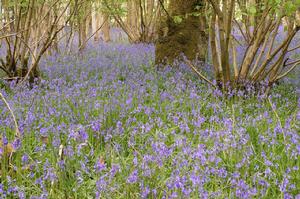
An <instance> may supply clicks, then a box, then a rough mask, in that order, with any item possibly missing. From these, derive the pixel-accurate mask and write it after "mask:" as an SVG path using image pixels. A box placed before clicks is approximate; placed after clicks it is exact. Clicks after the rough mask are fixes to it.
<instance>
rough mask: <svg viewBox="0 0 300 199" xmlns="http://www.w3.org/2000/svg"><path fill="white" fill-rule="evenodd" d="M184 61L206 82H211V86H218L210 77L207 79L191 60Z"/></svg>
mask: <svg viewBox="0 0 300 199" xmlns="http://www.w3.org/2000/svg"><path fill="white" fill-rule="evenodd" d="M184 62H185V63H186V64H187V65H188V66H189V67H190V68H191V69H192V70H193V71H194V72H195V73H196V74H197V75H198V76H199V77H200V78H201V79H203V80H204V81H205V82H207V83H208V84H210V85H211V86H213V87H214V88H217V86H216V85H214V84H213V83H212V82H211V81H210V80H209V79H207V78H206V77H205V76H204V75H202V74H201V73H200V72H199V71H198V70H197V69H196V67H195V66H194V65H193V64H192V62H191V61H189V60H184Z"/></svg>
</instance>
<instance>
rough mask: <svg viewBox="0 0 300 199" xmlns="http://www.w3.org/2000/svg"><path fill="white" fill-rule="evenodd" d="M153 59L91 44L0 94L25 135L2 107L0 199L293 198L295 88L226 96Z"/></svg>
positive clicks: (297, 146) (298, 152) (139, 49)
mask: <svg viewBox="0 0 300 199" xmlns="http://www.w3.org/2000/svg"><path fill="white" fill-rule="evenodd" d="M153 60H154V47H153V46H152V45H144V44H136V45H129V44H124V43H123V44H120V43H119V44H116V43H111V44H99V45H94V46H88V47H87V49H86V50H85V51H83V52H81V53H73V54H71V55H67V54H64V53H60V54H56V55H52V56H48V57H47V58H45V59H44V60H43V61H42V63H41V65H40V67H41V69H42V74H43V77H42V80H41V82H40V83H39V84H38V85H36V86H35V87H34V88H32V89H29V88H28V87H26V86H22V87H15V85H14V83H11V85H9V86H7V85H6V86H2V87H1V92H2V93H3V94H4V96H5V98H6V99H7V101H8V103H9V104H10V106H11V107H12V109H13V111H14V113H15V115H16V118H17V120H18V125H19V128H20V132H21V138H20V139H19V138H16V137H15V131H14V122H13V120H12V116H11V114H10V113H9V111H8V109H7V108H6V106H5V104H4V103H3V102H2V101H1V102H0V132H1V135H2V136H3V138H2V141H3V145H7V144H9V143H12V146H13V149H14V152H13V153H12V154H11V155H10V156H7V154H6V153H5V151H4V150H3V147H2V149H1V150H0V155H1V160H0V161H1V181H0V198H33V199H35V198H297V199H299V198H300V159H299V156H300V133H299V132H300V100H299V96H300V91H299V84H298V85H297V84H296V83H297V80H293V79H292V80H291V81H287V82H285V83H284V82H281V83H280V84H279V85H277V86H276V87H275V88H274V89H273V90H272V93H271V95H270V96H269V97H266V96H264V95H262V94H259V93H258V92H257V91H254V90H255V88H252V87H251V86H249V87H248V88H247V89H246V91H244V92H243V91H238V92H235V91H232V94H231V95H229V96H228V98H227V99H225V98H223V97H222V95H223V94H222V92H220V91H219V90H215V89H212V88H210V87H209V86H207V85H205V84H204V83H203V82H202V81H201V80H199V79H198V78H197V77H196V76H195V75H194V74H193V73H191V72H190V71H189V70H186V69H185V68H186V67H185V66H184V65H183V64H181V65H180V66H178V68H175V69H174V68H172V69H171V68H168V67H167V68H166V69H164V70H162V71H157V70H156V69H155V67H154V65H153ZM295 74H299V72H297V71H296V72H294V74H292V76H295ZM295 82H296V83H295ZM254 93H256V94H254Z"/></svg>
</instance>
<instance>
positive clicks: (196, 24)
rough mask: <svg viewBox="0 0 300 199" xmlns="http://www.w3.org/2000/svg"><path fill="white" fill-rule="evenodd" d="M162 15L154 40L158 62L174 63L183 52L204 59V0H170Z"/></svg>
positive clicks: (206, 43) (156, 60)
mask: <svg viewBox="0 0 300 199" xmlns="http://www.w3.org/2000/svg"><path fill="white" fill-rule="evenodd" d="M164 14H165V17H163V18H162V19H161V22H160V26H159V32H158V34H159V35H158V40H157V42H156V44H155V54H156V59H155V62H156V63H157V64H158V63H169V64H172V63H173V62H174V60H176V59H177V58H178V57H179V56H180V55H181V54H184V55H185V56H186V57H187V58H188V59H189V60H195V59H198V60H202V61H205V58H206V55H207V46H208V37H207V34H206V30H205V29H206V22H205V16H204V0H189V1H186V0H170V2H169V6H168V11H166V10H165V13H164Z"/></svg>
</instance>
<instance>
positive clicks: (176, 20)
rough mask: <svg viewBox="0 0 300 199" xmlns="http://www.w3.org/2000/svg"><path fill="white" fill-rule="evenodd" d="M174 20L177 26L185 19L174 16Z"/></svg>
mask: <svg viewBox="0 0 300 199" xmlns="http://www.w3.org/2000/svg"><path fill="white" fill-rule="evenodd" d="M173 20H174V22H175V23H176V24H180V23H181V22H182V20H183V19H182V17H180V16H174V18H173Z"/></svg>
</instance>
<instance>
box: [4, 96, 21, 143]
mask: <svg viewBox="0 0 300 199" xmlns="http://www.w3.org/2000/svg"><path fill="white" fill-rule="evenodd" d="M0 97H1V99H2V100H3V102H4V104H5V105H6V106H7V108H8V110H9V112H10V114H11V115H12V117H13V120H14V123H15V129H16V132H15V133H16V134H15V136H16V137H17V138H20V137H21V135H20V131H19V126H18V122H17V120H16V117H15V115H14V112H13V111H12V109H11V108H10V106H9V104H8V102H7V101H6V99H5V98H4V96H3V94H2V93H1V92H0Z"/></svg>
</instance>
